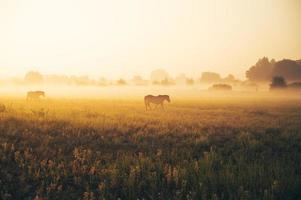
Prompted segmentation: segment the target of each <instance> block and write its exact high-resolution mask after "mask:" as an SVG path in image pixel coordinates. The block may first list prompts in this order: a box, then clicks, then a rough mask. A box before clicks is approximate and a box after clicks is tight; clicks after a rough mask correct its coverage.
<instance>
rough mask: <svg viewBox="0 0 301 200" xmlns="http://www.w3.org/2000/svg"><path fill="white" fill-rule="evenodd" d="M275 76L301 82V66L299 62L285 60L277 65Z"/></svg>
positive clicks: (274, 71)
mask: <svg viewBox="0 0 301 200" xmlns="http://www.w3.org/2000/svg"><path fill="white" fill-rule="evenodd" d="M273 76H282V77H283V78H285V79H286V80H287V81H300V80H301V64H299V63H298V61H294V60H289V59H283V60H281V61H278V62H276V63H275V67H274V70H273Z"/></svg>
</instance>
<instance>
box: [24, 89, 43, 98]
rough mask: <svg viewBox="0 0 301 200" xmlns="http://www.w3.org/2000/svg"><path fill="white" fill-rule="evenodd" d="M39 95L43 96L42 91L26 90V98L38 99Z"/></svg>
mask: <svg viewBox="0 0 301 200" xmlns="http://www.w3.org/2000/svg"><path fill="white" fill-rule="evenodd" d="M40 97H45V92H44V91H29V92H27V98H26V99H27V100H38V99H40Z"/></svg>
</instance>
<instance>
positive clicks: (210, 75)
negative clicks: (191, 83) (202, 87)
mask: <svg viewBox="0 0 301 200" xmlns="http://www.w3.org/2000/svg"><path fill="white" fill-rule="evenodd" d="M200 81H201V82H203V83H214V82H219V81H221V76H220V75H219V74H218V73H214V72H203V73H202V76H201V78H200Z"/></svg>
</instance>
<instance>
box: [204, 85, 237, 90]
mask: <svg viewBox="0 0 301 200" xmlns="http://www.w3.org/2000/svg"><path fill="white" fill-rule="evenodd" d="M209 90H215V91H231V90H232V86H231V85H228V84H214V85H212V86H211V87H210V88H209Z"/></svg>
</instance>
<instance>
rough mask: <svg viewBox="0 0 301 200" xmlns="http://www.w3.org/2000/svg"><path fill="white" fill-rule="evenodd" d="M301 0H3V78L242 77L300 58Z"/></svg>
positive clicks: (0, 67)
mask: <svg viewBox="0 0 301 200" xmlns="http://www.w3.org/2000/svg"><path fill="white" fill-rule="evenodd" d="M300 19H301V1H300V0H110V1H108V0H26V1H25V0H0V77H7V76H23V75H24V74H25V73H26V72H27V71H29V70H37V71H39V72H41V73H43V74H67V75H89V76H91V77H93V78H98V77H107V78H130V77H132V76H133V75H141V76H143V77H145V78H149V75H150V72H151V71H152V70H155V69H158V68H162V69H165V70H166V71H168V72H169V74H171V75H172V76H176V75H177V74H180V73H185V74H187V75H188V76H192V77H197V76H200V75H201V73H202V72H204V71H213V72H218V73H220V74H222V75H227V74H229V73H231V74H234V75H235V76H237V77H238V78H241V79H243V78H244V77H245V71H246V70H247V69H248V68H249V67H250V66H251V65H253V64H254V63H256V61H257V60H258V59H259V58H261V57H263V56H268V57H269V58H275V59H276V60H280V59H283V58H290V59H300V58H301V37H300V36H301V21H300Z"/></svg>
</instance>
